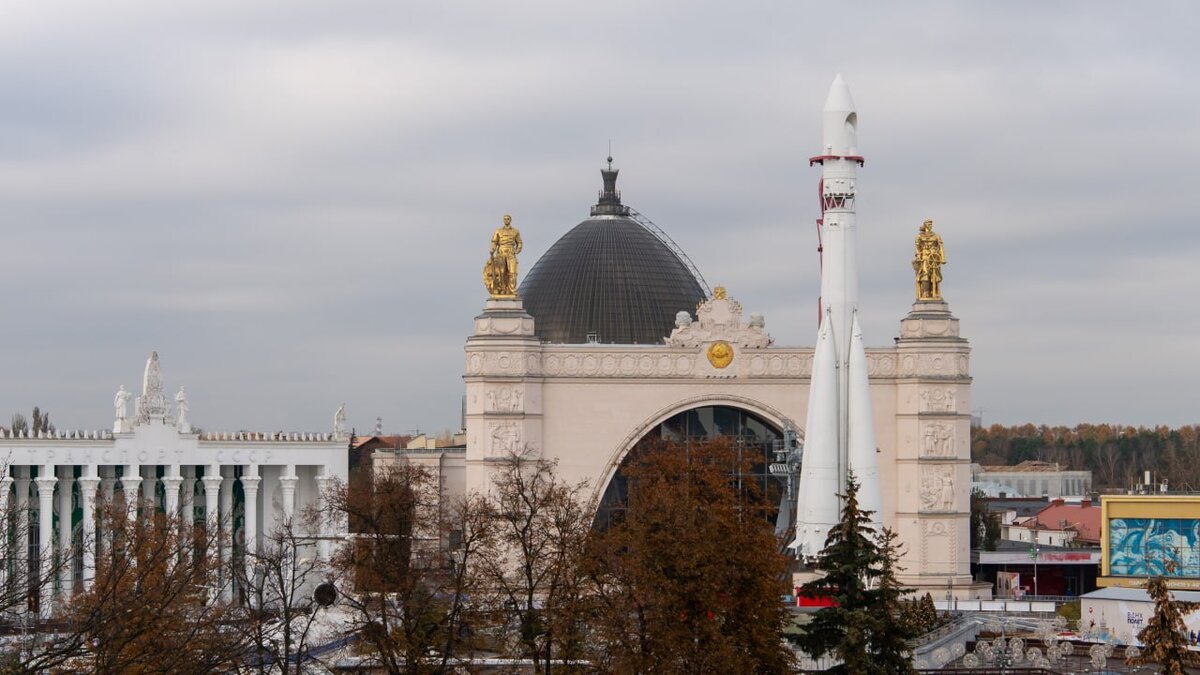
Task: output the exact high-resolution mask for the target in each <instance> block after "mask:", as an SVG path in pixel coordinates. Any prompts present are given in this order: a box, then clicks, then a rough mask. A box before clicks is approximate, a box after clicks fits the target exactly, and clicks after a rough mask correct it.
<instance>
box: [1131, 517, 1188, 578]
mask: <svg viewBox="0 0 1200 675" xmlns="http://www.w3.org/2000/svg"><path fill="white" fill-rule="evenodd" d="M1108 546H1109V574H1111V575H1113V576H1147V575H1154V576H1158V575H1163V576H1174V577H1200V519H1196V518H1113V519H1111V520H1109V521H1108Z"/></svg>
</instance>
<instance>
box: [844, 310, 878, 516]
mask: <svg viewBox="0 0 1200 675" xmlns="http://www.w3.org/2000/svg"><path fill="white" fill-rule="evenodd" d="M849 356H850V359H849V373H848V377H847V418H848V432H847V435H848V439H847V454H848V455H849V462H850V469H851V470H853V471H854V477H855V479H856V480H858V484H859V490H858V503H859V507H860V508H862V509H863V510H867V511H873V512H874V513H873V514H872V515H871V523H872V525H874V526H875V529H876V531H879V530H880V529H881V527H882V523H883V498H882V495H881V487H880V484H879V453H878V452H877V450H876V444H875V419H874V416H873V415H872V414H871V382H870V377H869V374H868V372H867V350H866V348H865V347H864V346H863V339H862V329H861V328H860V327H859V325H858V312H857V311H855V312H854V313H853V319H852V320H851V326H850V354H849Z"/></svg>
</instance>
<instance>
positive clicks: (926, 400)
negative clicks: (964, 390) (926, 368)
mask: <svg viewBox="0 0 1200 675" xmlns="http://www.w3.org/2000/svg"><path fill="white" fill-rule="evenodd" d="M920 396H921V412H927V413H940V412H955V406H956V403H957V402H956V400H955V398H956V397H955V390H954V388H953V387H922V388H921V394H920Z"/></svg>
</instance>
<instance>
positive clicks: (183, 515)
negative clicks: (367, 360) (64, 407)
mask: <svg viewBox="0 0 1200 675" xmlns="http://www.w3.org/2000/svg"><path fill="white" fill-rule="evenodd" d="M48 454H56V453H48ZM339 468H340V469H341V470H339ZM344 475H345V470H344V464H343V466H342V467H338V466H329V465H311V464H309V465H297V464H282V465H262V464H239V465H231V464H217V463H209V464H201V465H193V464H187V465H180V464H167V465H155V464H120V465H117V464H39V465H10V466H8V467H5V468H4V470H3V472H0V513H11V514H12V515H13V518H14V522H15V523H16V527H15V528H14V531H13V533H12V536H11V537H9V538H4V539H3V551H4V557H5V558H8V560H5V561H4V564H0V587H3V586H4V585H5V584H8V583H10V582H12V583H16V581H15V580H17V579H24V578H25V574H24V571H26V570H28V571H29V572H30V584H31V585H33V586H37V592H36V594H34V596H33V597H36V599H37V602H36V607H37V612H38V614H39V615H40V616H41V618H49V617H50V616H51V615H52V614H53V612H54V608H55V607H56V606H58V605H60V604H61V603H64V602H66V601H67V600H69V599H70V597H71V595H72V593H73V592H74V591H76V590H77V589H89V588H90V587H91V584H92V583H93V580H94V579H95V575H96V559H97V553H98V552H100V551H104V550H106V548H105V547H108V546H112V545H113V540H112V536H111V535H110V534H109V533H108V532H106V531H105V528H104V525H103V522H102V520H101V521H100V522H99V523H98V519H99V518H100V516H101V514H102V509H103V508H104V505H105V504H114V505H115V504H116V503H117V498H118V497H119V498H121V500H122V501H124V503H125V504H126V505H127V508H128V509H129V514H131V515H134V516H136V515H138V514H139V512H140V514H141V515H143V516H144V515H145V514H146V513H147V511H148V510H153V511H154V512H159V513H165V514H170V515H173V516H177V517H179V518H180V521H181V522H183V523H185V527H186V526H187V524H191V523H194V522H197V521H198V522H202V523H204V524H205V527H206V528H207V529H208V531H209V532H220V533H221V535H222V536H220V537H208V538H207V539H208V542H209V545H210V546H212V549H211V550H210V551H209V554H210V555H211V556H213V557H214V558H217V559H219V560H220V561H221V568H222V573H221V591H220V593H221V595H220V597H221V599H222V600H224V601H230V600H232V598H233V584H234V579H235V578H236V577H235V575H234V574H233V573H232V571H231V570H232V565H233V564H234V563H235V562H237V561H238V560H243V559H244V555H245V554H246V553H247V552H257V551H258V550H259V546H260V543H261V542H262V538H263V536H264V535H265V536H269V535H270V534H271V533H272V532H273V531H274V530H275V528H277V527H280V526H282V525H283V524H284V523H285V522H288V521H293V520H294V519H296V517H297V514H300V513H303V512H304V510H305V509H306V508H308V507H313V508H322V507H323V506H324V505H325V503H326V501H325V498H324V494H323V492H322V491H323V490H326V489H329V488H330V482H331V481H332V480H333V479H334V478H336V477H337V476H344ZM196 476H200V477H199V479H197V478H196ZM264 476H266V478H264ZM239 486H240V490H238V489H237V488H238V487H239ZM197 491H199V494H197ZM300 498H303V502H302V503H301V502H300ZM139 509H140V511H139ZM198 511H202V513H198ZM235 522H236V525H237V527H236V528H235ZM305 522H306V523H307V521H305ZM313 522H314V523H315V525H312V526H311V527H307V528H306V527H305V525H304V524H301V523H300V522H299V521H296V523H297V527H299V528H300V529H301V531H302V534H303V535H304V536H305V537H306V538H311V540H312V545H313V546H314V553H315V555H316V556H317V558H318V559H319V560H325V561H328V559H329V554H330V546H329V537H331V536H332V535H331V532H330V531H329V528H328V527H327V523H328V522H329V521H328V519H327V518H324V517H318V518H316V519H315V520H314V521H313ZM98 524H99V528H98V527H97V525H98ZM310 530H311V531H310ZM239 535H240V536H239ZM35 575H36V576H35ZM24 609H26V608H18V609H17V611H24Z"/></svg>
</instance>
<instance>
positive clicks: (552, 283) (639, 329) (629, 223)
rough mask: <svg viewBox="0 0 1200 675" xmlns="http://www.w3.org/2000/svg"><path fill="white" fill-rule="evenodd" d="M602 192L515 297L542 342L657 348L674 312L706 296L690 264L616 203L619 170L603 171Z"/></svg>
mask: <svg viewBox="0 0 1200 675" xmlns="http://www.w3.org/2000/svg"><path fill="white" fill-rule="evenodd" d="M601 174H602V175H603V177H604V189H603V190H601V192H600V203H599V204H597V205H596V206H594V207H592V217H591V218H588V219H587V220H585V221H583V222H582V223H580V224H578V225H576V226H575V227H574V228H572V229H571V231H570V232H567V233H566V234H565V235H563V236H562V238H560V239H559V240H558V241H556V242H554V245H553V246H551V247H550V249H549V250H548V251H546V253H545V254H544V255H542V257H541V259H539V260H538V261H537V263H535V264H534V266H533V267H532V268H531V269H530V270H529V274H528V275H526V277H525V280H524V282H522V283H521V288H520V289H519V291H518V295H520V296H521V299H522V300H523V301H524V305H525V311H527V312H529V314H530V315H532V316H533V319H534V327H535V330H536V331H537V335H538V337H540V338H541V339H542V340H544V341H546V342H561V343H567V344H580V343H585V342H588V341H589V335H592V334H594V339H595V340H596V341H599V342H603V343H615V344H661V343H662V340H663V338H664V337H666V336H668V335H670V334H671V330H672V329H673V328H674V327H675V314H676V313H677V312H680V311H688V312H694V311H695V310H696V305H697V304H699V303H700V302H701V301H702V300H704V299H705V293H704V291H703V290H702V287H701V282H700V280H698V279H697V278H696V276H697V275H695V274H693V273H692V272H691V271H690V269H689V265H688V264H687V263H685V262H684V260H683V259H681V255H679V254H676V253H675V251H673V250H672V249H671V247H670V246H668V245H667V243H665V242H664V241H663V240H661V239H659V237H657V236H655V234H654V233H652V232H651V231H650V230H648V229H647V228H646V227H643V226H642V225H641V224H639V223H638V222H637V221H635V220H634V219H633V218H632V217H631V215H630V209H629V207H627V206H622V205H621V197H620V194H619V193H618V192H617V190H616V180H617V171H616V170H614V169H612V167H611V165H610V166H609V168H608V169H605V170H602V171H601Z"/></svg>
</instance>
